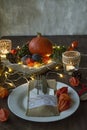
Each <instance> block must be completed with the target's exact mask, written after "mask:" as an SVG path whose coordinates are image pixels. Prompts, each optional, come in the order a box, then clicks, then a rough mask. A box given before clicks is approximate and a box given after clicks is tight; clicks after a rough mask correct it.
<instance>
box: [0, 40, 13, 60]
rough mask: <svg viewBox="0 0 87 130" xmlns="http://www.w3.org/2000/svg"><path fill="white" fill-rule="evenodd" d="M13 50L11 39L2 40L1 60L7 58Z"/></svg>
mask: <svg viewBox="0 0 87 130" xmlns="http://www.w3.org/2000/svg"><path fill="white" fill-rule="evenodd" d="M11 48H12V42H11V40H9V39H1V40H0V56H1V58H2V59H3V58H6V54H7V53H8V52H10V50H11Z"/></svg>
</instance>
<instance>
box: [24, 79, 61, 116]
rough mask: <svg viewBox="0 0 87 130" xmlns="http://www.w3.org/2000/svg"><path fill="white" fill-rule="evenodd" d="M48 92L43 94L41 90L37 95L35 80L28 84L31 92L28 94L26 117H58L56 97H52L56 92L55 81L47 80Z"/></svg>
mask: <svg viewBox="0 0 87 130" xmlns="http://www.w3.org/2000/svg"><path fill="white" fill-rule="evenodd" d="M47 82H48V84H49V91H48V93H47V94H44V93H43V92H42V91H41V90H40V92H39V95H37V88H35V86H36V80H34V81H32V82H31V83H30V86H31V91H30V94H29V100H28V102H27V103H28V105H27V106H28V107H27V113H26V115H27V116H33V117H48V116H56V115H59V111H58V105H57V97H56V95H54V91H55V90H56V81H55V80H54V79H51V80H47Z"/></svg>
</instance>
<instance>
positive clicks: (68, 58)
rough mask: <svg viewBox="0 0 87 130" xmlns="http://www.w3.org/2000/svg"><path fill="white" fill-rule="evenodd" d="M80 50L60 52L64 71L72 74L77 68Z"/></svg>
mask: <svg viewBox="0 0 87 130" xmlns="http://www.w3.org/2000/svg"><path fill="white" fill-rule="evenodd" d="M80 57H81V55H80V52H78V51H66V52H64V53H63V54H62V62H63V67H64V71H65V72H68V73H69V74H72V72H73V71H74V70H78V69H79V63H80Z"/></svg>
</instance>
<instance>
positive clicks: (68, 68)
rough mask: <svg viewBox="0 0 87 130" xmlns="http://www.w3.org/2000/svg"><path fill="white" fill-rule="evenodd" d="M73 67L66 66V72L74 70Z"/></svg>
mask: <svg viewBox="0 0 87 130" xmlns="http://www.w3.org/2000/svg"><path fill="white" fill-rule="evenodd" d="M74 69H75V67H74V66H73V65H66V70H67V71H70V70H74Z"/></svg>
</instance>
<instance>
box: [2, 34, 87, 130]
mask: <svg viewBox="0 0 87 130" xmlns="http://www.w3.org/2000/svg"><path fill="white" fill-rule="evenodd" d="M33 37H34V36H3V37H2V38H5V39H6V38H7V39H11V40H12V43H13V48H15V47H16V46H17V45H19V46H22V45H23V44H24V43H26V42H27V41H28V40H31V39H32V38H33ZM45 37H48V38H49V39H50V40H52V41H53V43H57V44H58V45H65V46H68V45H69V44H70V43H71V42H72V41H74V40H77V41H79V47H78V50H79V51H80V52H81V53H82V54H83V53H84V54H86V53H87V36H86V35H73V36H72V35H64V36H62V35H60V36H45ZM80 67H81V68H84V67H85V69H81V71H82V73H83V75H84V76H83V77H84V78H83V82H85V83H86V82H87V69H86V67H87V57H86V55H85V56H82V60H81V63H80ZM61 81H62V82H65V83H68V84H69V82H68V79H67V78H64V79H62V80H61ZM18 85H19V83H18ZM0 107H5V108H7V109H9V108H8V105H7V99H0ZM16 129H18V130H45V129H48V130H87V101H81V103H80V106H79V108H78V110H77V111H76V112H75V113H74V114H72V115H71V116H69V117H67V118H66V119H63V120H60V121H55V122H49V123H39V122H32V121H26V120H23V119H21V118H19V117H17V116H16V115H14V114H13V113H12V112H11V111H10V117H9V120H8V121H7V122H4V123H1V122H0V130H16Z"/></svg>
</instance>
